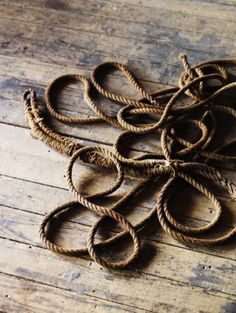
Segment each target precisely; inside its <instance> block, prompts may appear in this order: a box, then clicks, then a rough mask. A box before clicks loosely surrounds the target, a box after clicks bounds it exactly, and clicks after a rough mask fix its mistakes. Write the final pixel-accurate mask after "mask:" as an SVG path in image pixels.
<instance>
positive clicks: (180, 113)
mask: <svg viewBox="0 0 236 313" xmlns="http://www.w3.org/2000/svg"><path fill="white" fill-rule="evenodd" d="M179 58H180V60H181V61H182V63H183V67H184V71H183V73H182V74H181V75H180V78H179V87H174V88H169V89H163V90H159V91H158V92H156V93H154V94H149V93H148V92H147V91H146V90H145V89H144V88H143V87H142V86H141V85H140V83H139V82H138V80H137V79H136V78H135V77H134V75H133V74H132V73H131V72H130V71H129V69H128V68H127V67H126V66H124V65H123V64H120V63H117V62H106V63H102V64H99V65H98V66H97V67H95V69H94V71H93V73H92V76H91V80H89V79H87V78H86V77H85V76H82V75H79V74H67V75H63V76H60V77H58V78H56V79H55V80H54V81H52V82H51V83H50V84H49V85H48V87H47V89H46V93H45V104H46V108H47V111H48V114H50V115H51V116H53V117H54V118H56V119H58V120H59V121H61V122H64V123H89V124H92V123H100V122H104V121H105V122H107V123H109V124H111V125H113V126H116V127H120V128H122V129H123V130H124V131H123V132H122V133H121V134H120V135H119V136H118V137H117V139H116V141H115V142H114V144H113V151H110V150H108V149H105V148H102V147H99V146H92V147H83V145H82V144H80V143H79V142H78V141H75V140H74V139H73V138H70V137H67V136H63V135H61V134H58V133H57V132H55V131H54V130H53V129H52V128H51V127H50V126H49V125H48V124H47V122H46V120H45V118H44V116H43V114H42V113H41V111H40V109H39V107H38V103H37V96H36V92H35V91H34V90H27V91H26V92H25V93H24V102H25V113H26V117H27V120H28V123H29V126H30V128H31V130H32V133H33V136H34V137H35V138H37V139H40V140H42V141H44V142H45V143H46V144H47V145H48V146H50V147H51V148H53V149H55V150H57V151H58V152H60V153H62V154H65V155H67V156H70V160H69V163H68V166H67V170H66V179H67V183H68V188H69V191H70V192H71V193H72V194H73V195H74V197H75V198H76V200H74V201H71V202H67V203H65V204H63V205H60V206H58V207H57V208H55V209H53V210H52V211H51V212H49V213H48V214H47V215H46V216H45V218H44V219H43V221H42V223H41V226H40V236H41V238H42V241H43V243H44V244H45V246H46V247H47V248H48V249H50V250H51V251H53V252H55V253H57V254H61V255H67V256H79V255H80V254H84V253H89V255H90V257H91V258H92V259H93V260H94V261H96V262H97V263H99V264H100V265H102V266H104V267H107V268H114V269H118V268H124V267H127V266H129V265H130V264H131V263H132V262H134V260H136V258H137V257H138V256H139V254H140V253H141V243H140V239H139V236H138V232H139V231H140V230H142V229H143V228H144V227H147V225H148V224H149V222H150V221H151V220H152V219H154V216H157V218H158V220H159V223H160V225H161V227H162V228H163V230H164V231H166V232H167V233H168V234H170V235H171V236H172V237H173V238H175V239H176V240H179V241H181V242H183V243H185V244H196V245H201V246H211V245H216V244H221V243H222V242H224V241H226V240H228V239H230V238H232V237H233V236H234V235H235V233H236V226H234V227H233V229H231V230H229V231H228V232H227V233H225V234H223V235H220V236H218V237H216V238H215V237H214V238H200V237H198V236H199V235H202V234H204V233H209V232H210V231H212V229H213V228H214V226H215V225H216V224H217V223H219V221H220V218H221V215H222V211H223V207H222V204H221V203H220V201H219V200H218V199H217V197H216V196H215V195H214V194H213V193H212V192H211V191H210V190H209V188H208V187H206V185H205V183H204V184H203V183H202V182H201V183H200V182H199V181H198V177H199V178H200V177H204V178H206V179H207V180H208V181H210V182H211V183H212V182H213V183H214V184H218V185H220V186H221V187H223V188H224V189H226V190H227V191H228V193H229V195H230V196H231V198H232V199H235V198H236V186H235V185H234V183H233V182H232V181H230V180H229V179H227V178H225V177H224V176H222V174H221V173H220V172H219V171H218V170H217V169H216V168H214V167H212V166H209V162H210V161H214V162H222V161H227V162H230V161H235V160H236V156H231V155H225V154H224V153H223V152H224V151H225V150H228V149H229V148H231V147H232V146H234V145H235V143H236V140H235V139H234V140H231V141H229V142H227V143H225V144H223V145H221V146H219V147H217V149H214V150H212V149H210V146H211V145H212V143H213V142H214V139H215V135H216V132H217V115H216V113H217V112H220V113H224V114H227V115H229V116H231V117H232V118H233V119H236V110H235V109H234V108H233V107H231V106H225V105H220V104H218V103H217V99H218V97H220V96H222V95H224V94H225V93H226V92H227V91H230V90H231V89H234V88H235V87H236V82H230V80H229V77H230V75H229V73H228V71H227V70H226V68H225V66H235V65H236V60H216V61H208V62H205V63H201V64H199V65H196V66H194V67H191V66H190V64H189V62H188V60H187V57H186V55H180V57H179ZM112 70H119V71H121V72H122V73H123V74H124V75H125V77H126V78H127V79H128V81H129V83H130V85H131V86H132V88H134V89H135V91H137V92H138V94H139V95H141V96H142V97H143V98H142V99H141V100H136V99H132V98H129V97H125V96H122V95H119V94H115V93H114V92H110V91H109V90H107V89H105V88H104V87H103V84H102V83H103V81H104V80H105V76H106V74H107V72H109V71H112ZM101 78H102V79H101ZM72 81H81V82H82V83H83V86H84V100H85V102H86V103H87V105H88V106H89V107H90V108H91V109H92V110H93V111H94V113H95V114H96V116H95V117H86V118H81V117H68V116H65V115H63V114H61V113H58V112H57V111H56V110H55V109H54V106H55V103H56V101H57V92H58V91H60V90H61V88H63V87H64V85H66V84H68V83H70V82H72ZM216 81H217V85H216V84H214V85H213V86H212V83H213V82H216ZM92 88H95V89H96V90H97V92H99V93H100V94H101V95H103V96H104V97H106V98H109V99H110V100H112V101H115V102H117V103H119V104H121V105H122V106H123V107H122V108H121V109H120V110H119V111H118V112H117V115H116V116H109V115H107V114H106V113H105V112H103V111H102V110H101V109H100V108H99V107H98V105H97V104H96V103H95V100H94V99H93V94H92ZM182 98H185V99H189V100H190V101H189V103H188V104H186V105H184V106H183V105H179V103H178V102H179V100H180V99H182ZM163 99H164V100H165V99H166V100H165V104H164V105H163V103H162V102H163ZM146 116H152V117H155V118H156V117H157V118H158V120H157V121H156V122H145V123H144V122H142V123H140V118H141V119H142V121H145V119H144V118H145V117H146ZM127 117H132V123H131V122H130V120H129V119H127ZM137 118H138V119H137ZM207 120H210V121H211V124H212V125H211V127H209V126H208V125H207ZM135 121H136V122H135ZM133 122H135V124H133ZM181 125H191V126H194V127H195V128H196V129H197V130H198V132H199V131H200V132H201V136H200V137H199V135H198V136H196V138H194V139H193V142H192V141H191V142H190V141H188V140H186V139H184V138H181V137H179V136H177V133H176V129H177V128H178V127H179V126H181ZM198 132H195V133H198ZM151 133H156V135H157V136H160V143H161V147H162V153H155V152H154V153H143V154H141V155H139V156H137V157H133V158H129V157H126V156H124V155H122V152H121V146H122V142H123V141H126V139H127V137H134V136H135V137H137V136H138V137H141V138H142V136H143V135H146V134H151ZM77 159H80V160H82V161H83V162H85V163H90V164H95V165H97V166H99V167H107V168H112V169H115V168H116V170H117V173H118V174H117V175H118V176H117V179H116V181H115V183H114V184H113V186H111V187H110V188H108V189H107V190H105V191H101V192H99V193H97V194H94V195H89V196H83V195H82V193H81V191H78V190H77V189H76V188H75V186H74V183H73V180H72V170H73V165H74V163H75V162H76V161H77ZM124 174H129V175H136V176H147V177H146V178H145V180H144V181H141V182H140V183H139V184H138V185H137V186H135V187H134V188H133V189H131V191H129V192H127V193H126V194H125V195H124V196H122V197H121V198H120V199H119V200H118V201H117V202H115V203H114V204H113V205H112V207H111V208H110V209H108V208H106V207H102V206H100V205H97V204H96V201H97V200H98V199H103V198H105V197H107V196H108V195H110V194H112V193H113V192H115V191H116V190H117V189H118V188H119V187H120V186H121V184H122V183H123V180H124ZM160 176H164V178H165V182H164V184H163V186H162V188H161V191H160V192H159V194H158V199H157V205H156V207H154V208H153V209H152V210H150V212H149V213H148V214H147V215H146V216H144V217H143V218H142V219H141V220H140V221H139V222H138V223H136V224H135V225H132V224H131V223H130V222H129V221H128V220H127V218H125V217H124V215H122V214H121V213H120V208H121V207H123V206H124V205H125V204H126V203H127V202H128V201H129V200H131V199H133V198H134V197H135V196H136V195H137V194H139V193H140V192H143V191H145V188H146V187H147V186H148V185H149V183H150V182H152V181H154V180H155V179H156V178H158V177H160ZM180 180H182V181H185V182H187V183H188V184H189V185H191V186H192V187H193V188H195V189H196V190H198V191H199V192H201V193H202V194H203V195H204V196H206V197H207V198H208V199H209V200H210V201H211V202H212V203H213V204H214V206H215V209H216V213H215V215H214V217H213V219H212V220H211V221H210V222H209V223H207V224H206V225H204V226H200V227H190V226H187V225H185V224H182V223H180V222H179V221H177V220H176V219H175V218H174V217H173V216H172V214H171V212H170V210H169V202H170V200H171V198H172V197H173V195H174V193H175V192H176V190H178V187H179V183H178V182H180ZM79 206H83V207H86V208H87V209H89V210H91V211H93V212H94V213H96V214H98V215H99V216H100V217H99V218H98V220H97V222H95V223H94V224H93V225H92V226H91V228H90V231H89V233H88V237H87V247H82V248H79V249H70V248H65V247H61V246H59V245H57V244H55V243H54V242H53V241H52V240H51V239H50V237H49V228H50V225H51V223H53V220H54V219H55V218H57V217H60V216H62V215H63V214H65V213H66V212H68V211H69V210H70V209H73V208H74V207H79ZM118 211H119V212H118ZM106 218H111V219H113V220H115V221H116V222H118V223H119V224H120V225H121V226H122V228H123V229H124V230H123V231H121V232H119V233H117V234H115V235H113V236H112V237H110V238H109V239H106V240H104V241H101V242H99V243H97V244H95V243H94V237H95V234H96V232H97V230H98V228H99V227H100V226H101V224H102V222H103V221H104V220H105V219H106ZM128 235H129V236H130V237H131V239H132V241H133V252H132V253H131V254H130V255H129V256H128V257H127V259H125V260H123V261H119V262H111V261H107V260H105V259H104V258H102V257H101V256H99V247H102V248H105V247H107V246H108V247H109V245H110V244H114V243H116V242H117V241H120V240H123V239H124V238H125V237H127V236H128Z"/></svg>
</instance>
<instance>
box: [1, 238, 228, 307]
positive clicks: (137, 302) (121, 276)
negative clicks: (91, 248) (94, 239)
mask: <svg viewBox="0 0 236 313" xmlns="http://www.w3.org/2000/svg"><path fill="white" fill-rule="evenodd" d="M0 242H1V247H2V248H3V249H4V251H5V253H4V255H3V258H2V260H1V261H0V264H1V269H2V271H3V272H4V273H6V274H8V275H17V276H20V277H22V276H23V277H25V278H26V279H33V280H34V281H36V282H43V283H45V282H47V284H50V285H52V286H55V287H58V288H70V290H76V291H77V292H80V293H85V294H88V295H96V296H97V297H99V298H106V300H108V301H109V300H110V299H112V300H113V301H116V302H119V303H123V304H125V303H128V304H129V305H130V306H135V307H138V308H140V309H144V310H150V311H154V312H155V311H157V310H158V308H160V309H161V308H162V306H165V307H166V306H167V304H168V305H169V306H168V308H169V309H171V310H172V311H173V312H180V309H181V308H182V309H185V310H186V312H187V311H188V310H190V308H192V307H197V308H198V310H202V311H203V312H204V311H205V310H206V309H207V312H216V311H217V310H219V309H220V308H221V307H222V306H225V305H227V303H232V302H233V301H234V298H232V296H230V295H227V296H225V297H224V296H223V294H222V293H220V295H219V293H218V291H215V290H214V292H213V293H214V294H212V292H211V290H210V288H208V287H206V288H205V289H199V288H196V287H192V288H189V285H188V284H187V285H185V284H180V283H176V282H174V281H168V280H165V279H162V278H158V279H156V277H154V276H147V275H146V274H139V273H138V272H136V273H135V272H129V271H126V272H122V273H119V272H116V273H115V274H113V275H111V273H109V272H108V271H107V270H106V269H100V268H99V267H98V266H97V265H96V264H94V263H92V264H91V265H90V266H89V267H88V264H87V260H83V259H79V260H78V261H77V262H76V263H75V265H71V263H69V262H67V261H64V260H61V259H58V257H56V256H54V255H53V254H51V253H50V252H49V251H46V250H45V249H41V248H38V247H34V246H31V248H30V249H29V246H28V245H26V244H21V243H18V242H17V243H16V242H13V241H9V240H6V239H1V240H0ZM45 260H47V264H46V268H45ZM55 264H56V265H57V266H55ZM72 272H74V275H71V273H72ZM71 276H74V277H75V276H76V277H77V278H75V279H74V280H71V279H70V278H68V277H71ZM200 276H201V275H200ZM94 277H96V281H95V280H94ZM201 279H202V276H201ZM207 284H208V283H207ZM118 286H119V287H118ZM117 287H118V288H117ZM143 290H145V291H146V292H147V291H148V295H149V300H148V301H145V299H146V294H147V293H146V292H145V294H144V293H143ZM163 290H165V292H163ZM170 295H171V297H170Z"/></svg>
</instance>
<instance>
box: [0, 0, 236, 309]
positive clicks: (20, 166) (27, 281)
mask: <svg viewBox="0 0 236 313" xmlns="http://www.w3.org/2000/svg"><path fill="white" fill-rule="evenodd" d="M235 34H236V1H234V0H207V1H204V0H191V1H190V0H163V1H161V0H145V1H144V0H143V1H137V0H121V1H119V0H113V1H103V0H101V1H100V0H97V1H95V0H70V1H69V0H68V1H66V0H22V1H8V0H1V1H0V45H1V50H0V106H1V113H0V138H1V140H0V149H1V154H0V210H1V214H0V218H1V228H0V242H1V243H0V247H1V250H0V272H1V273H0V277H1V279H0V297H1V299H0V312H9V313H18V312H24V313H25V312H57V313H59V312H101V313H104V312H157V313H161V312H181V313H188V312H212V313H216V312H221V313H235V312H236V280H235V276H236V248H235V242H230V243H228V244H227V245H224V246H220V247H215V248H211V249H208V248H198V247H194V248H190V247H187V246H184V245H182V244H180V243H179V242H177V241H175V240H173V239H172V238H170V237H169V236H168V235H166V234H164V233H163V231H162V230H161V229H160V227H159V225H158V224H156V227H155V229H154V231H149V232H147V233H144V235H143V246H144V248H143V256H142V258H141V259H140V260H139V262H137V264H135V266H134V267H133V269H132V270H127V271H118V272H110V271H108V270H107V269H103V268H101V267H100V266H99V265H97V264H96V263H94V262H92V261H91V260H90V259H89V258H87V257H84V258H79V259H78V260H77V261H76V262H74V261H73V262H72V261H70V260H66V259H62V258H60V257H58V256H56V255H54V254H52V253H51V252H50V251H48V250H47V249H46V248H44V246H43V245H42V243H41V241H40V238H39V233H38V227H39V224H40V222H41V220H42V218H43V216H44V214H45V213H46V212H47V211H49V210H50V209H51V208H53V207H55V206H56V205H58V204H61V203H63V202H65V201H66V200H68V199H72V197H71V195H70V194H69V192H68V191H67V185H66V181H65V177H64V175H65V167H66V164H67V158H66V157H63V156H61V155H59V154H58V153H56V152H55V151H52V150H51V149H49V148H48V147H47V146H46V145H45V144H43V143H42V142H40V141H38V140H35V139H33V138H32V136H31V132H30V130H29V127H28V124H27V122H26V120H25V116H24V109H23V102H22V94H23V92H24V90H25V89H27V88H35V89H36V91H37V92H38V94H39V95H40V96H41V97H42V96H43V93H44V90H45V87H46V85H47V83H48V82H49V81H50V80H52V79H53V78H55V77H57V76H58V75H61V74H64V73H69V72H79V73H84V74H87V75H89V73H90V72H91V69H92V68H93V67H94V66H95V65H97V64H98V63H100V62H103V61H108V60H116V61H119V62H122V63H125V64H128V65H129V67H130V68H131V69H132V70H133V72H134V73H135V74H136V76H137V77H138V78H139V79H141V80H142V82H143V84H144V85H145V87H146V89H147V90H149V91H154V90H157V89H158V88H159V87H163V85H168V86H173V85H176V84H177V82H178V75H179V74H180V72H181V65H180V64H179V61H178V55H179V53H181V52H186V53H187V54H188V56H189V59H190V61H191V62H192V64H196V63H198V62H199V61H204V60H207V59H212V58H230V57H235V56H236V43H235ZM111 81H112V84H111V86H112V88H114V89H115V90H119V89H122V90H123V92H124V94H127V93H128V92H130V91H129V86H128V84H127V82H125V80H123V79H122V77H121V76H120V75H116V76H114V77H111ZM81 91H82V89H81V86H70V87H69V88H67V89H66V90H65V92H64V93H63V96H62V99H61V102H60V109H61V110H62V112H64V113H65V114H68V115H70V114H77V115H81V116H87V115H90V114H92V113H91V111H89V109H88V108H87V107H86V106H85V104H83V95H82V92H81ZM103 104H104V107H106V110H107V112H114V111H116V110H117V106H116V105H114V104H111V103H108V102H103ZM54 126H55V127H56V129H57V130H58V131H60V132H61V133H65V134H68V135H71V136H74V137H76V138H78V139H80V140H81V141H82V142H83V143H84V144H90V145H94V144H103V145H110V144H111V143H112V142H113V140H114V138H115V137H116V136H117V134H118V133H119V130H118V129H115V128H111V127H110V128H109V130H108V128H107V127H109V126H107V125H105V124H101V125H97V126H95V125H94V126H93V127H91V125H90V126H85V125H83V126H76V125H73V127H68V126H65V125H63V124H60V123H59V122H54ZM233 127H234V129H235V125H234V126H232V128H233ZM156 145H157V144H156V143H155V142H154V144H152V143H150V142H148V141H144V142H142V143H139V144H138V143H137V145H136V146H135V147H136V149H137V150H147V149H152V150H153V149H156V148H157V147H156ZM235 171H236V167H235V166H234V168H231V169H230V170H229V169H228V170H227V169H225V170H223V172H224V173H225V174H226V175H227V176H228V177H231V178H232V179H234V181H235V180H236V172H235ZM89 173H94V177H95V178H96V180H99V181H100V182H104V186H105V185H108V184H109V183H110V181H111V180H110V178H109V175H104V174H103V173H102V172H101V171H98V170H97V171H94V170H92V169H90V168H87V167H86V166H80V175H79V177H80V181H81V180H82V184H83V180H84V179H86V177H87V176H88V174H89ZM135 181H137V179H135V178H132V177H128V178H127V179H126V181H125V184H124V186H123V187H122V188H121V191H120V192H121V193H122V192H124V190H126V189H127V188H130V186H131V185H132V184H133V182H135ZM87 185H88V186H86V188H87V191H88V192H89V188H90V187H91V186H92V187H93V188H95V186H97V184H96V185H95V181H94V180H93V179H92V180H91V183H90V184H87ZM96 188H98V187H96ZM218 195H219V196H220V198H221V200H222V201H223V203H224V204H225V205H226V207H227V208H228V210H229V211H230V212H231V218H230V219H228V220H227V221H226V222H225V225H226V227H232V225H234V224H235V222H236V210H235V209H236V204H235V202H233V201H232V200H230V199H229V198H228V197H227V195H225V194H223V193H221V191H218ZM186 197H187V198H186ZM189 202H191V203H190V204H191V205H192V208H195V210H190V208H187V209H185V211H184V212H182V211H181V212H180V217H181V216H185V217H186V216H187V217H189V219H190V222H192V223H194V224H197V223H199V224H202V223H205V222H206V221H208V220H210V218H211V217H212V214H213V213H214V210H213V209H212V208H211V204H210V203H208V201H207V200H205V199H204V198H202V197H200V196H199V195H195V196H194V197H192V198H191V200H190V199H189V198H188V196H185V197H184V199H183V197H182V198H181V199H180V200H179V204H180V208H183V207H184V206H186V204H189ZM154 205H155V197H154V195H150V196H148V197H145V198H143V199H134V201H133V203H132V206H134V210H133V213H132V216H130V220H131V221H134V220H135V219H136V220H138V219H139V218H140V217H141V216H142V214H145V213H146V212H148V210H149V209H150V208H152V207H153V206H154ZM94 220H95V217H94V216H92V214H91V213H87V212H82V213H81V214H78V215H77V216H76V217H73V219H71V220H70V221H68V223H66V224H65V225H64V227H63V229H62V231H61V232H60V236H59V238H58V240H59V242H60V243H63V244H66V245H71V246H73V247H78V246H82V245H83V244H85V242H86V234H87V230H88V227H89V225H91V224H92V223H93V221H94ZM113 231H117V229H116V228H115V229H114V230H113ZM113 257H114V258H115V257H116V254H115V252H114V256H113Z"/></svg>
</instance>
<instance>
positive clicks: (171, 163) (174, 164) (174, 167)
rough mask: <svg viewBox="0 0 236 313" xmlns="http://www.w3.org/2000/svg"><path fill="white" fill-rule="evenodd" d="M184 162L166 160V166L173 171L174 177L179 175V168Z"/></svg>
mask: <svg viewBox="0 0 236 313" xmlns="http://www.w3.org/2000/svg"><path fill="white" fill-rule="evenodd" d="M182 163H184V161H182V160H165V166H166V167H168V168H169V169H170V170H171V171H172V176H173V177H176V176H177V175H178V170H179V167H180V165H181V164H182Z"/></svg>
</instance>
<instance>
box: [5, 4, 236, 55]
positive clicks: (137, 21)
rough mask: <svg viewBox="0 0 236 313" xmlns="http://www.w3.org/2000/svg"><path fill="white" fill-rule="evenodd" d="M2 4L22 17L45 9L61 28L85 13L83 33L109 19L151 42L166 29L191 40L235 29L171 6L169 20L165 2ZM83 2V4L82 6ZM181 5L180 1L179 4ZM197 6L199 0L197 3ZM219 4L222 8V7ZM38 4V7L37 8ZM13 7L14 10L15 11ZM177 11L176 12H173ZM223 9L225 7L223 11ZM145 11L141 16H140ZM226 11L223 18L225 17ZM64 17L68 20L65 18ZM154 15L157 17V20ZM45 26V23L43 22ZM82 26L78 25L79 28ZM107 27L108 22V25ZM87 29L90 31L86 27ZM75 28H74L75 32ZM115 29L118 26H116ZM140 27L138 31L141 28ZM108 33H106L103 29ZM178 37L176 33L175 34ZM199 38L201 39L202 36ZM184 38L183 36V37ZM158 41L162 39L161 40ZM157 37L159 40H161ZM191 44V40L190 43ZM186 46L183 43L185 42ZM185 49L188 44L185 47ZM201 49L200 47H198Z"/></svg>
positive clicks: (230, 7)
mask: <svg viewBox="0 0 236 313" xmlns="http://www.w3.org/2000/svg"><path fill="white" fill-rule="evenodd" d="M202 2H206V1H201V2H200V4H199V6H200V7H201V5H202ZM215 2H216V1H212V3H213V6H216V5H217V4H216V3H215ZM2 3H3V4H4V7H5V8H4V9H5V10H17V12H18V13H19V12H20V13H21V14H24V10H23V9H25V10H27V9H28V8H29V7H33V8H34V12H36V14H39V12H40V11H41V10H42V11H43V10H45V7H46V9H47V10H48V11H49V12H50V13H51V14H50V15H51V16H52V21H53V24H54V25H58V24H59V23H58V19H56V18H55V20H54V17H55V16H57V14H58V15H59V16H60V19H59V22H60V23H61V25H62V24H63V25H64V26H65V27H69V28H76V27H77V28H80V29H81V27H83V25H84V23H86V21H84V20H83V16H84V15H85V14H86V15H87V16H88V17H87V20H88V19H90V20H91V24H92V25H88V26H87V27H86V30H89V31H91V30H92V29H91V28H92V27H93V24H95V25H96V29H97V30H99V29H100V27H101V25H104V26H106V25H107V24H108V23H109V19H110V18H111V19H112V22H111V23H112V26H113V25H116V24H115V23H116V22H119V23H121V25H122V22H123V21H125V22H126V30H127V32H126V34H127V35H129V33H130V32H132V34H133V35H136V32H135V30H136V27H138V26H139V25H140V33H137V35H138V36H140V35H142V34H146V35H147V37H149V38H150V36H151V38H152V39H154V40H155V38H156V37H157V34H158V33H159V30H162V28H163V29H164V30H166V32H165V33H166V34H167V36H168V34H169V33H170V32H171V30H179V33H180V34H181V33H192V34H193V35H192V37H194V34H203V35H204V36H205V37H206V36H207V35H213V36H214V37H215V36H216V37H218V38H222V37H225V38H227V37H228V38H233V36H234V35H233V34H234V32H233V29H234V27H235V19H232V20H228V18H227V23H224V24H222V23H218V20H219V15H217V16H214V17H213V16H209V17H206V16H204V19H203V16H201V15H195V14H193V13H192V12H190V13H188V12H186V10H185V12H183V10H181V9H180V10H178V9H179V8H180V6H177V7H176V6H175V19H173V15H172V12H171V9H170V7H172V6H171V5H168V4H167V2H165V3H164V4H163V3H162V4H159V3H158V4H156V5H157V6H158V5H159V6H160V5H161V6H162V8H160V7H159V8H156V7H155V3H156V2H155V3H152V5H151V6H150V5H147V3H148V2H147V1H145V2H140V1H139V2H138V4H137V1H136V0H134V2H133V3H132V2H131V1H125V2H118V1H115V2H114V1H113V2H112V3H110V2H107V1H99V2H93V1H86V2H85V1H80V2H78V1H76V0H75V1H70V2H69V3H68V2H66V3H65V2H63V3H61V4H58V5H57V7H55V6H54V3H53V2H52V1H45V2H44V4H43V6H42V2H40V1H38V0H36V1H33V2H32V1H31V0H28V1H24V5H22V4H21V3H19V2H17V3H14V4H13V3H11V4H10V5H9V3H7V1H6V0H5V1H2ZM85 3H86V4H85ZM182 3H183V2H182ZM198 3H199V0H198ZM7 4H8V5H7ZM222 4H223V6H222ZM233 4H234V3H228V8H227V9H228V11H230V13H231V14H233V13H232V12H234V10H235V6H234V5H233ZM40 5H41V6H40ZM225 5H226V2H225V0H223V3H220V5H218V7H219V8H220V9H219V10H221V8H222V7H225ZM15 6H17V8H15ZM207 6H208V8H210V11H209V10H208V14H209V13H210V14H212V11H213V10H212V4H210V3H209V1H208V4H207ZM176 8H177V10H176ZM224 9H225V8H224ZM143 10H145V14H140V13H142V12H143ZM78 12H79V13H80V16H81V21H82V23H78V19H77V18H76V16H77V14H78ZM228 13H229V12H227V13H226V14H227V16H228ZM68 16H69V17H70V18H68ZM157 16H158V18H157ZM97 17H99V18H100V20H99V22H98V23H96V22H95V21H96V18H97ZM16 18H18V19H20V18H21V17H20V16H19V14H17V16H16ZM42 19H44V17H43V16H41V18H40V20H42ZM27 20H28V21H29V22H35V23H36V22H37V23H40V20H36V19H35V17H34V16H32V15H30V16H29V15H28V16H27ZM45 22H46V23H47V24H48V23H49V21H47V20H46V21H45ZM81 24H82V25H81ZM109 25H110V23H109ZM189 25H192V27H189ZM90 27H91V28H90ZM77 28H76V29H77ZM118 28H119V27H118ZM141 28H142V29H141ZM102 30H103V31H104V30H105V31H106V30H107V29H106V27H105V28H103V29H102ZM107 32H108V33H109V30H107ZM117 32H119V30H118V29H116V27H114V26H113V27H112V29H111V30H110V35H114V34H117ZM122 35H123V36H125V34H124V33H122ZM176 35H177V36H178V33H177V34H176ZM204 36H203V37H204ZM183 37H184V36H183ZM161 38H162V37H161ZM161 38H160V39H161ZM190 42H191V41H190ZM186 43H187V42H186ZM188 48H189V45H188ZM188 48H187V49H188ZM202 48H203V49H204V47H202Z"/></svg>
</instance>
